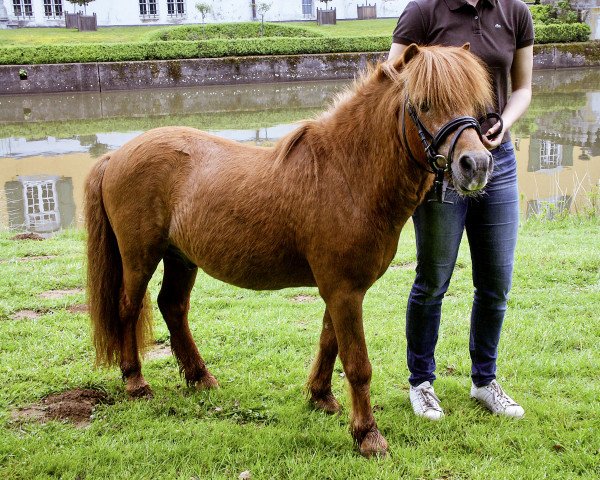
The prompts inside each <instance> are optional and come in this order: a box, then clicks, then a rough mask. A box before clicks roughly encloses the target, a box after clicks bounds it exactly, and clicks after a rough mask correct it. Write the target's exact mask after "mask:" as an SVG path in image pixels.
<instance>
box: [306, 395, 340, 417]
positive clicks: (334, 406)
mask: <svg viewBox="0 0 600 480" xmlns="http://www.w3.org/2000/svg"><path fill="white" fill-rule="evenodd" d="M310 402H311V404H312V406H313V408H314V409H316V410H321V411H323V412H325V413H328V414H330V415H333V414H334V413H339V412H340V410H341V409H342V407H341V406H340V404H339V403H338V401H337V400H336V399H335V397H334V396H333V395H332V394H331V393H329V394H327V395H325V396H322V397H315V396H312V397H311V399H310Z"/></svg>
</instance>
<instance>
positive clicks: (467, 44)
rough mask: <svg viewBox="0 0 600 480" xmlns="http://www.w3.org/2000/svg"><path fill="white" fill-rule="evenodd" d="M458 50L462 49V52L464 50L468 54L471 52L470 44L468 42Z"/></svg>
mask: <svg viewBox="0 0 600 480" xmlns="http://www.w3.org/2000/svg"><path fill="white" fill-rule="evenodd" d="M460 48H462V49H463V50H466V51H467V52H468V51H469V50H471V44H470V43H469V42H467V43H465V44H464V45H463V46H462V47H460Z"/></svg>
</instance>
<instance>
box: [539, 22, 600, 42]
mask: <svg viewBox="0 0 600 480" xmlns="http://www.w3.org/2000/svg"><path fill="white" fill-rule="evenodd" d="M591 31H592V30H591V28H590V26H589V25H587V24H585V23H554V24H550V25H536V26H535V43H571V42H585V41H587V40H588V39H589V37H590V33H591Z"/></svg>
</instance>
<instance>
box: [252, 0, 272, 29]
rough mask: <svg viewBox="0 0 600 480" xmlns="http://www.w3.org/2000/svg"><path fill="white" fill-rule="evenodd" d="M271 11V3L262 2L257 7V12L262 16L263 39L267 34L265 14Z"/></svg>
mask: <svg viewBox="0 0 600 480" xmlns="http://www.w3.org/2000/svg"><path fill="white" fill-rule="evenodd" d="M269 10H271V3H270V2H260V3H258V5H257V6H256V11H257V12H258V14H259V15H260V36H261V37H262V36H263V34H264V33H265V13H267V12H268V11H269Z"/></svg>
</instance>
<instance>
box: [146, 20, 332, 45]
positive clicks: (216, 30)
mask: <svg viewBox="0 0 600 480" xmlns="http://www.w3.org/2000/svg"><path fill="white" fill-rule="evenodd" d="M322 36H323V34H321V33H319V32H315V31H312V30H308V29H306V28H302V27H299V26H294V25H281V24H274V23H265V24H264V28H263V30H262V34H261V25H260V23H257V22H251V23H211V24H208V25H204V27H202V25H182V26H179V27H166V28H163V29H161V30H157V31H155V32H152V33H151V34H149V35H148V36H147V40H150V41H153V40H163V41H171V40H196V41H197V40H210V39H215V38H220V39H235V38H260V37H322Z"/></svg>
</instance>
